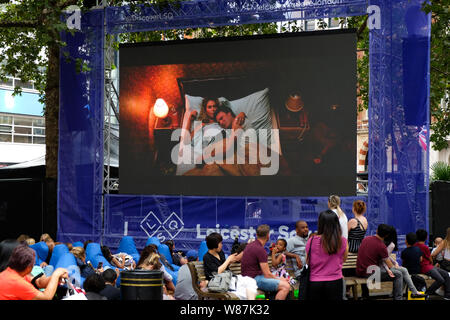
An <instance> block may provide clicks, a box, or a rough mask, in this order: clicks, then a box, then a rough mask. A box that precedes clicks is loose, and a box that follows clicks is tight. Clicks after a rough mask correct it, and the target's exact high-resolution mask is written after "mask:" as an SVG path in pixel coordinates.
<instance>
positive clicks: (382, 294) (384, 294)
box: [350, 280, 445, 301]
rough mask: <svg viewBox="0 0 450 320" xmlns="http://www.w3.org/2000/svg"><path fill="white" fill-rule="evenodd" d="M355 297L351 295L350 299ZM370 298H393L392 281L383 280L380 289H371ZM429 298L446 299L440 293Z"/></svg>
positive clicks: (359, 294) (359, 293) (428, 281)
mask: <svg viewBox="0 0 450 320" xmlns="http://www.w3.org/2000/svg"><path fill="white" fill-rule="evenodd" d="M426 282H427V286H428V287H429V286H430V285H431V283H433V280H431V281H430V280H426ZM358 298H359V299H361V288H360V287H359V288H358ZM351 299H353V298H352V297H350V300H351ZM370 299H371V300H392V282H382V283H381V288H380V289H373V290H370ZM428 300H434V301H438V300H445V299H444V297H441V296H439V295H430V296H429V298H428Z"/></svg>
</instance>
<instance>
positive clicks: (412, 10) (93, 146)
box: [57, 0, 430, 250]
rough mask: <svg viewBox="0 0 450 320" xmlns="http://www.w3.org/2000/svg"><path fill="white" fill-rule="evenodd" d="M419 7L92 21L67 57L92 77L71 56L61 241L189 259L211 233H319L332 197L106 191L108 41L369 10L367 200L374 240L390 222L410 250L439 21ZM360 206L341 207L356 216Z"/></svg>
mask: <svg viewBox="0 0 450 320" xmlns="http://www.w3.org/2000/svg"><path fill="white" fill-rule="evenodd" d="M421 2H422V1H421V0H411V1H409V0H403V1H389V0H371V1H368V2H367V1H360V0H326V1H323V0H314V1H308V2H306V1H303V0H297V1H294V0H280V1H278V2H273V1H269V0H258V1H225V0H221V1H212V0H206V1H205V0H195V1H186V2H181V4H180V5H178V6H173V7H172V6H170V5H169V6H168V7H164V8H158V7H146V8H144V9H143V11H142V12H138V13H136V12H131V11H130V10H129V8H128V7H120V8H115V7H108V8H105V9H101V10H92V11H89V12H87V13H83V15H82V21H81V32H75V34H74V35H70V34H64V35H63V40H64V41H66V42H67V47H66V49H65V50H66V51H68V52H69V53H70V56H71V57H73V58H81V59H82V60H83V61H85V62H87V63H88V65H89V67H90V70H89V71H86V72H82V73H77V72H76V70H75V64H76V63H75V62H74V61H66V59H65V58H64V56H62V59H61V104H60V144H59V177H58V185H59V187H58V235H57V239H58V241H64V242H75V241H84V240H88V239H89V240H93V241H95V242H102V243H103V244H105V245H108V246H110V247H111V248H117V247H118V245H119V242H120V239H121V238H122V237H123V236H124V235H130V236H133V237H134V239H135V241H136V247H137V248H138V249H142V247H144V246H145V243H146V242H147V239H148V238H149V237H151V236H154V237H155V236H156V237H159V238H160V240H165V239H174V240H175V245H176V248H177V249H181V250H188V249H191V248H195V249H197V248H198V246H199V245H200V243H201V241H202V240H204V236H205V235H206V233H207V232H210V231H211V230H219V232H222V234H223V235H224V238H225V241H224V244H225V247H226V248H227V246H228V248H229V246H230V245H231V243H232V242H233V240H234V237H235V236H236V235H237V236H239V237H240V241H245V240H246V239H248V237H249V236H250V234H251V233H252V232H254V229H255V227H256V226H257V225H258V224H260V223H268V224H269V225H270V226H271V227H272V230H273V231H274V233H273V235H272V237H273V238H272V240H275V239H276V238H277V237H278V236H281V237H286V236H287V235H288V234H289V233H292V232H293V230H294V224H295V221H296V220H298V219H303V220H306V221H307V222H308V223H309V225H310V229H311V230H315V228H316V220H317V216H318V213H319V212H320V211H322V210H324V209H326V203H327V201H326V200H327V199H326V198H314V197H312V198H301V197H299V198H287V197H286V198H266V197H261V198H223V197H186V196H176V197H168V196H164V195H154V196H144V195H127V196H125V195H112V194H103V191H102V190H103V189H102V186H103V99H104V96H103V83H104V82H103V81H104V76H103V75H104V65H103V64H104V62H103V43H104V36H105V35H106V34H118V33H123V32H138V31H147V30H167V29H174V28H188V27H204V26H210V27H214V26H222V25H236V24H248V23H262V22H275V21H286V20H296V19H315V18H332V17H342V16H354V15H364V14H366V13H369V20H368V22H369V26H371V30H370V52H369V55H370V92H369V100H370V101H369V194H368V196H367V197H362V198H361V197H359V198H360V199H363V200H365V201H366V202H367V204H368V211H367V214H366V216H367V218H368V220H369V233H371V234H373V233H374V232H375V230H376V227H377V225H378V224H380V223H388V224H392V225H394V226H395V227H396V228H397V231H398V233H399V234H400V241H399V245H403V242H404V241H403V240H402V236H404V235H405V234H406V233H408V232H411V231H415V230H416V229H418V228H425V229H428V185H429V181H428V179H429V178H428V167H429V163H428V155H429V154H428V153H429V139H428V137H429V47H430V16H429V15H425V14H424V13H423V12H422V11H420V4H421ZM378 13H379V15H378ZM421 138H422V141H424V144H422V145H421V143H420V140H421ZM355 152H356V150H355ZM336 193H338V190H337V191H336ZM355 195H356V192H355ZM356 198H357V197H345V198H343V199H342V201H343V209H344V211H345V212H346V214H347V215H348V216H349V217H351V204H352V202H353V200H354V199H356ZM102 201H103V203H102ZM102 204H103V205H102Z"/></svg>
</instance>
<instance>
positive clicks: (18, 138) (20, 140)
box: [13, 135, 33, 143]
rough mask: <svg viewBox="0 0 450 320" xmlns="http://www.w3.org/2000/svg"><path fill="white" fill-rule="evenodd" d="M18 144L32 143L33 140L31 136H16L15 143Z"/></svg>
mask: <svg viewBox="0 0 450 320" xmlns="http://www.w3.org/2000/svg"><path fill="white" fill-rule="evenodd" d="M13 142H16V143H32V142H33V138H32V137H31V136H18V135H14V141H13Z"/></svg>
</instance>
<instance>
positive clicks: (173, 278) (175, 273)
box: [164, 266, 178, 286]
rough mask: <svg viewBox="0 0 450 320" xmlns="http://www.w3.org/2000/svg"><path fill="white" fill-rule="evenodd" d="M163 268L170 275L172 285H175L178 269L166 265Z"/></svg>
mask: <svg viewBox="0 0 450 320" xmlns="http://www.w3.org/2000/svg"><path fill="white" fill-rule="evenodd" d="M164 268H165V269H166V271H167V272H168V273H169V274H170V275H171V276H172V282H173V285H174V286H176V285H177V280H178V271H172V270H170V269H169V268H167V267H166V266H165V267H164Z"/></svg>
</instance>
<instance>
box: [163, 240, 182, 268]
mask: <svg viewBox="0 0 450 320" xmlns="http://www.w3.org/2000/svg"><path fill="white" fill-rule="evenodd" d="M158 252H159V253H160V254H161V255H163V256H164V258H166V260H167V262H168V263H169V264H170V266H171V267H172V269H174V270H175V271H178V270H180V266H177V265H176V264H174V263H173V259H172V255H171V254H170V249H169V247H168V246H167V245H166V244H160V245H159V246H158Z"/></svg>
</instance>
